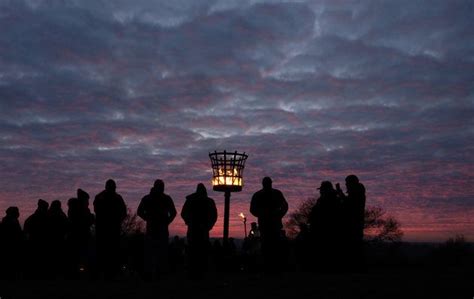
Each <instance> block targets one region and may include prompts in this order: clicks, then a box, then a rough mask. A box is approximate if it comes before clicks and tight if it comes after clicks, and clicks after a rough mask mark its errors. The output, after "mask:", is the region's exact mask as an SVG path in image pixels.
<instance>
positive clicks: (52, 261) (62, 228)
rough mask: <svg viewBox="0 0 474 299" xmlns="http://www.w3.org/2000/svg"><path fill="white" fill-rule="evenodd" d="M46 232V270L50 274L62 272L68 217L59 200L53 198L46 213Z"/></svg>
mask: <svg viewBox="0 0 474 299" xmlns="http://www.w3.org/2000/svg"><path fill="white" fill-rule="evenodd" d="M47 226H48V227H47V230H48V231H47V234H48V243H47V247H48V253H47V256H48V260H49V261H48V262H49V263H48V264H49V265H48V269H47V270H48V271H47V272H49V274H50V275H51V276H56V277H57V276H61V275H62V274H64V268H65V265H64V256H65V255H64V252H65V249H66V234H67V232H68V219H67V216H66V214H65V213H64V212H63V209H62V207H61V202H60V201H59V200H53V201H52V202H51V205H50V207H49V210H48V214H47Z"/></svg>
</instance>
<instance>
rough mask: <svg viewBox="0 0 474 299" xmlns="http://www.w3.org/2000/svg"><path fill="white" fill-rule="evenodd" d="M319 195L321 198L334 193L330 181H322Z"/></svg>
mask: <svg viewBox="0 0 474 299" xmlns="http://www.w3.org/2000/svg"><path fill="white" fill-rule="evenodd" d="M318 189H319V194H321V196H324V195H330V194H333V193H334V192H335V190H334V187H333V186H332V183H331V182H330V181H322V182H321V186H319V188H318Z"/></svg>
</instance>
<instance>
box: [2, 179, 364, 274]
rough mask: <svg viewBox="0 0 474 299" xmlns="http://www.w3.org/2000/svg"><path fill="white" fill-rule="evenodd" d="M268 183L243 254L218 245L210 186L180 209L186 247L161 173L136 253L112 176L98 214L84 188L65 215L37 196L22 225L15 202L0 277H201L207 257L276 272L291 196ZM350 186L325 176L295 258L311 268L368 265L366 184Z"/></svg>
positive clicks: (223, 266)
mask: <svg viewBox="0 0 474 299" xmlns="http://www.w3.org/2000/svg"><path fill="white" fill-rule="evenodd" d="M262 186H263V187H262V189H261V190H259V191H257V192H256V193H255V194H254V195H253V197H252V199H251V203H250V212H251V214H252V215H254V216H255V217H257V219H258V223H256V222H253V223H251V229H250V231H249V234H248V235H247V236H246V237H245V239H244V242H243V244H242V249H241V251H240V254H237V251H238V250H237V246H236V244H235V240H234V239H233V238H229V240H227V242H224V243H221V242H220V240H218V239H216V240H214V242H213V243H212V244H211V240H210V238H209V232H210V230H211V229H212V228H213V226H214V224H215V223H216V221H217V209H216V205H215V202H214V200H213V199H212V198H210V197H208V194H207V190H206V187H205V186H204V184H202V183H200V184H198V185H197V188H196V191H195V192H194V193H192V194H190V195H188V196H186V200H185V203H184V205H183V208H182V210H181V217H182V219H183V220H184V223H185V224H186V226H187V235H186V241H187V244H185V242H184V240H183V239H181V238H179V237H177V236H176V237H174V238H173V239H172V240H171V242H170V238H169V237H170V236H169V231H168V227H169V225H170V224H171V223H172V222H173V220H174V219H175V217H176V215H177V211H176V208H175V206H174V203H173V199H172V198H171V197H170V196H169V195H168V194H166V193H165V192H164V191H165V184H164V182H163V181H162V180H156V181H155V183H154V185H153V187H152V188H151V190H150V192H149V194H147V195H145V196H144V197H143V198H142V199H141V201H140V204H139V206H138V209H137V215H138V217H140V218H142V219H143V220H144V221H145V222H146V231H145V234H144V236H143V240H142V245H143V246H137V247H136V248H141V249H136V250H135V251H136V252H132V251H130V250H129V251H127V253H126V254H125V255H129V256H128V258H126V259H125V260H124V258H123V257H124V253H123V247H122V244H121V241H122V239H123V238H124V237H125V236H124V234H123V223H124V220H125V219H126V217H127V207H126V204H125V202H124V200H123V198H122V196H121V195H120V194H118V193H117V191H116V184H115V182H114V181H113V180H108V181H107V182H106V184H105V189H104V190H103V191H102V192H100V193H99V194H97V195H96V196H95V198H94V201H93V210H94V213H92V212H91V210H90V209H89V199H90V197H89V194H88V193H87V192H85V191H84V190H82V189H78V190H77V196H76V197H74V198H70V199H69V200H68V202H67V214H66V213H65V212H64V211H63V208H62V206H61V202H60V201H59V200H54V201H52V202H51V204H48V202H46V201H45V200H42V199H39V200H38V203H37V209H36V211H35V212H34V213H33V214H32V215H30V216H29V217H28V218H27V219H26V220H25V223H24V226H23V229H22V228H21V225H20V223H19V216H20V212H19V210H18V208H17V207H9V208H8V209H7V210H6V215H5V217H3V219H2V221H1V224H0V274H1V278H3V279H20V278H32V279H43V278H47V279H54V278H73V279H75V278H80V277H83V276H85V275H87V277H91V278H104V279H111V278H115V277H117V276H118V275H120V273H121V272H123V271H124V270H125V269H127V267H129V268H135V269H140V272H141V274H142V276H143V278H144V279H146V280H152V279H156V278H157V277H159V276H161V275H166V273H168V272H170V271H173V270H176V269H178V268H183V269H184V268H186V269H188V273H189V275H190V276H191V277H193V278H199V277H201V276H202V274H203V273H205V272H206V270H207V269H208V267H209V263H208V261H209V256H212V258H213V260H214V267H215V269H216V270H229V269H239V270H244V269H246V270H248V271H260V270H263V271H265V272H267V273H278V271H281V270H282V269H284V268H285V267H284V264H285V260H286V259H287V258H288V255H289V249H288V246H287V244H288V242H287V239H286V236H285V231H284V229H283V223H282V219H283V217H284V216H285V214H286V213H287V211H288V203H287V201H286V199H285V197H284V196H283V193H282V192H281V191H280V190H277V189H274V188H273V186H272V180H271V179H270V178H269V177H265V178H264V179H263V180H262ZM346 188H347V192H346V193H344V192H343V191H342V190H341V188H340V186H339V184H336V189H334V187H333V185H332V183H331V182H328V181H324V182H322V183H321V186H320V187H319V188H318V189H319V192H320V197H319V199H318V200H317V202H316V204H315V205H314V207H313V208H312V210H311V213H310V216H309V219H308V225H307V226H304V227H301V232H300V234H299V236H298V237H297V242H298V244H299V249H298V252H297V253H296V255H298V257H299V258H304V259H307V261H304V263H305V264H306V265H308V266H309V267H310V268H311V269H321V270H330V269H337V268H338V267H343V266H344V265H346V266H353V267H360V266H361V264H362V263H363V253H362V239H363V227H364V208H365V188H364V186H363V185H362V184H361V183H360V182H359V180H358V178H357V177H356V176H355V175H350V176H348V177H347V178H346ZM129 237H130V236H129ZM135 241H137V240H135ZM130 242H134V240H130ZM137 242H138V243H139V242H140V241H139V240H138V241H137Z"/></svg>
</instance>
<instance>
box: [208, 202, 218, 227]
mask: <svg viewBox="0 0 474 299" xmlns="http://www.w3.org/2000/svg"><path fill="white" fill-rule="evenodd" d="M216 221H217V208H216V203H215V202H214V200H213V199H211V198H210V199H209V230H211V229H212V228H213V227H214V224H216Z"/></svg>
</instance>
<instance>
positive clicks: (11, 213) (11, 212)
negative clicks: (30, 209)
mask: <svg viewBox="0 0 474 299" xmlns="http://www.w3.org/2000/svg"><path fill="white" fill-rule="evenodd" d="M5 213H6V214H7V216H8V217H10V218H14V219H18V217H20V210H18V208H17V207H9V208H8V209H7V210H6V211H5Z"/></svg>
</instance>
